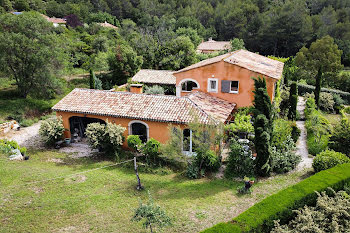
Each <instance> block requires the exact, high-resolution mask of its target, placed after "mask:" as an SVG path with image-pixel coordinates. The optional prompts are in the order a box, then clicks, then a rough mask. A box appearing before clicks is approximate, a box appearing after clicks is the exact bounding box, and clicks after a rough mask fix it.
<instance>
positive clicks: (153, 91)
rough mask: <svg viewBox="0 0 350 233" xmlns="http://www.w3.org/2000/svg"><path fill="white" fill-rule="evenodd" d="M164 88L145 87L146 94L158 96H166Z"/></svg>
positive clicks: (156, 86) (155, 86)
mask: <svg viewBox="0 0 350 233" xmlns="http://www.w3.org/2000/svg"><path fill="white" fill-rule="evenodd" d="M164 92H165V91H164V88H163V87H161V86H158V85H154V86H146V87H145V92H144V93H145V94H158V95H164Z"/></svg>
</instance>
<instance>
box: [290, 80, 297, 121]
mask: <svg viewBox="0 0 350 233" xmlns="http://www.w3.org/2000/svg"><path fill="white" fill-rule="evenodd" d="M297 105H298V86H297V83H296V82H292V84H291V85H290V91H289V110H288V119H289V120H292V121H295V120H296V119H297Z"/></svg>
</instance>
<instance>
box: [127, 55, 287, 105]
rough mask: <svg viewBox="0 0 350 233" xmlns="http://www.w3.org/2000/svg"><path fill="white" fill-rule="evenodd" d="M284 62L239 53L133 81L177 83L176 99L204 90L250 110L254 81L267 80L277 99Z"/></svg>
mask: <svg viewBox="0 0 350 233" xmlns="http://www.w3.org/2000/svg"><path fill="white" fill-rule="evenodd" d="M283 65H284V64H283V63H282V62H279V61H276V60H273V59H270V58H267V57H264V56H261V55H259V54H256V53H252V52H249V51H247V50H237V51H234V52H230V53H226V54H223V55H220V56H217V57H214V58H210V59H206V60H203V61H201V62H198V63H196V64H193V65H191V66H188V67H185V68H184V69H181V70H178V71H152V70H141V71H139V73H137V74H136V75H135V76H134V77H133V78H132V80H133V81H137V82H141V83H146V84H150V83H154V84H156V83H169V84H170V83H173V82H174V80H175V82H176V84H175V86H176V96H185V95H187V94H189V93H192V92H193V91H201V92H204V93H207V94H208V95H211V96H213V97H217V98H220V99H223V100H226V101H228V102H230V103H235V104H237V107H247V106H251V105H252V104H253V100H254V94H253V90H254V80H253V79H252V77H255V78H256V77H264V78H265V79H266V85H267V91H268V94H269V95H270V97H271V100H273V98H274V91H275V86H276V83H277V81H278V80H279V79H280V78H281V77H282V72H283Z"/></svg>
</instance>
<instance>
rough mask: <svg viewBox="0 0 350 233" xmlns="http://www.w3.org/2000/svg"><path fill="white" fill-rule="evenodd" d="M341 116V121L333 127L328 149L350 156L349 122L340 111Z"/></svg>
mask: <svg viewBox="0 0 350 233" xmlns="http://www.w3.org/2000/svg"><path fill="white" fill-rule="evenodd" d="M341 114H342V120H341V122H340V123H339V124H338V125H336V126H335V127H334V130H333V133H332V136H331V137H330V139H329V147H330V148H331V149H333V150H335V151H339V152H342V153H344V154H346V155H347V156H350V122H349V121H348V119H347V116H346V115H345V113H344V112H342V111H341Z"/></svg>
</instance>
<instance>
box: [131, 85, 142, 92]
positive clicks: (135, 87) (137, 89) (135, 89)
mask: <svg viewBox="0 0 350 233" xmlns="http://www.w3.org/2000/svg"><path fill="white" fill-rule="evenodd" d="M142 86H143V84H131V85H130V92H131V93H136V94H142V92H143V91H142V89H143V88H142Z"/></svg>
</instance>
